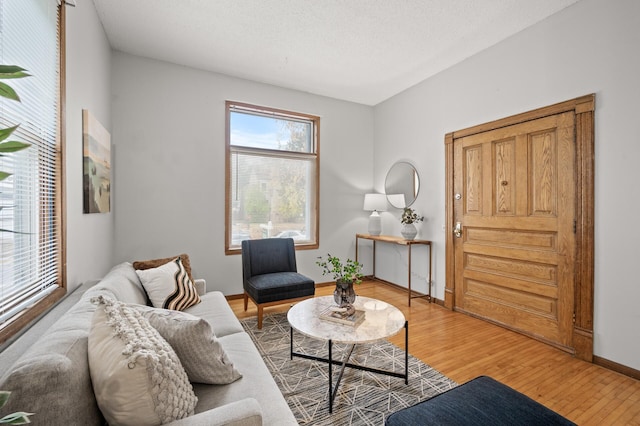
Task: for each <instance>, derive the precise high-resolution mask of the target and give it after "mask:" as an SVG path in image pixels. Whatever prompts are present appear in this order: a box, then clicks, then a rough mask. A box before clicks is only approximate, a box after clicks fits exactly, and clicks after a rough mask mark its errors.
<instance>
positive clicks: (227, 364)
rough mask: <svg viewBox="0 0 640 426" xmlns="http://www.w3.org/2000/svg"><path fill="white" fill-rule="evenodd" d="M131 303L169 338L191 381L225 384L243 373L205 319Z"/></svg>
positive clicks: (167, 339) (166, 338) (161, 333)
mask: <svg viewBox="0 0 640 426" xmlns="http://www.w3.org/2000/svg"><path fill="white" fill-rule="evenodd" d="M129 306H131V307H132V308H135V309H137V310H138V311H139V312H141V313H142V315H143V316H144V317H145V318H146V319H148V320H149V323H150V324H151V325H152V326H153V327H154V328H155V329H156V330H158V332H159V333H160V335H161V336H162V337H163V338H164V339H165V340H166V341H167V342H169V344H170V345H171V347H172V348H173V350H175V351H176V354H177V355H178V358H180V362H181V363H182V365H183V367H184V369H185V370H186V372H187V375H188V376H189V380H191V381H192V382H196V383H208V384H218V385H222V384H227V383H231V382H234V381H236V380H238V379H239V378H240V377H242V375H241V374H240V373H239V372H238V370H236V368H235V367H234V366H233V362H231V360H230V359H229V357H228V356H227V354H226V353H225V351H224V348H223V347H222V345H221V344H220V342H219V341H218V339H217V338H216V336H215V334H214V333H213V330H212V329H211V325H210V324H209V323H208V322H207V321H206V320H204V319H202V318H198V317H197V316H195V315H191V314H188V313H186V312H179V311H173V310H169V309H158V308H152V307H151V306H144V305H133V304H132V305H129Z"/></svg>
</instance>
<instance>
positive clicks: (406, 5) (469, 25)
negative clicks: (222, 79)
mask: <svg viewBox="0 0 640 426" xmlns="http://www.w3.org/2000/svg"><path fill="white" fill-rule="evenodd" d="M577 1H578V0H93V2H94V4H95V5H96V8H97V10H98V14H99V16H100V19H101V21H102V23H103V25H104V29H105V31H106V33H107V37H108V39H109V43H110V44H111V46H112V47H113V48H114V49H116V50H120V51H123V52H127V53H131V54H134V55H139V56H144V57H149V58H154V59H160V60H163V61H168V62H172V63H176V64H181V65H185V66H189V67H193V68H198V69H203V70H208V71H214V72H218V73H222V74H227V75H231V76H236V77H241V78H245V79H249V80H254V81H259V82H263V83H269V84H274V85H277V86H281V87H287V88H292V89H297V90H302V91H305V92H310V93H315V94H318V95H324V96H329V97H333V98H338V99H344V100H348V101H353V102H358V103H362V104H366V105H375V104H377V103H379V102H382V101H384V100H385V99H387V98H389V97H391V96H393V95H395V94H397V93H399V92H401V91H403V90H405V89H407V88H409V87H411V86H413V85H415V84H416V83H419V82H420V81H422V80H424V79H426V78H428V77H430V76H432V75H434V74H436V73H438V72H440V71H442V70H444V69H446V68H448V67H450V66H452V65H454V64H456V63H458V62H460V61H462V60H464V59H465V58H468V57H470V56H472V55H474V54H475V53H477V52H479V51H481V50H483V49H485V48H487V47H489V46H491V45H493V44H496V43H497V42H499V41H500V40H503V39H505V38H507V37H509V36H510V35H512V34H515V33H517V32H519V31H521V30H523V29H524V28H526V27H528V26H530V25H533V24H535V23H536V22H538V21H540V20H542V19H544V18H546V17H547V16H549V15H552V14H554V13H556V12H558V11H559V10H561V9H563V8H565V7H567V6H569V5H571V4H573V3H575V2H577Z"/></svg>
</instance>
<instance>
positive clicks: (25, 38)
mask: <svg viewBox="0 0 640 426" xmlns="http://www.w3.org/2000/svg"><path fill="white" fill-rule="evenodd" d="M59 14H60V6H59V5H58V2H57V0H2V1H1V2H0V62H1V63H2V64H4V65H18V66H20V67H22V68H25V69H26V70H27V72H28V73H29V74H30V75H31V76H30V77H27V78H22V79H15V80H4V82H5V83H7V84H9V85H10V86H11V87H13V88H14V89H15V91H16V92H17V93H18V95H19V96H20V98H21V102H16V101H13V100H9V99H5V98H0V126H1V127H2V128H6V127H10V126H13V125H16V124H19V125H20V127H19V128H18V129H17V130H16V131H15V132H14V133H13V135H12V136H11V137H10V138H9V139H10V140H20V141H23V142H27V143H29V144H31V146H30V147H29V148H28V149H26V150H23V151H19V152H16V153H12V154H4V155H3V156H2V157H0V171H4V172H8V173H11V176H9V177H8V178H7V179H5V180H3V181H0V329H1V328H2V327H3V324H5V323H6V322H8V321H10V320H11V318H13V317H14V316H15V315H17V314H19V313H20V312H21V311H23V310H24V309H26V308H28V307H30V306H31V305H33V304H34V303H35V302H37V301H38V300H40V299H42V298H43V297H45V296H46V295H47V294H49V293H50V292H52V291H53V290H54V289H55V288H57V287H58V285H59V268H60V265H59V259H60V253H59V252H60V235H59V229H60V227H59V225H60V224H59V223H58V221H59V218H58V215H57V211H59V208H58V206H57V202H58V201H57V200H58V198H57V191H58V190H59V185H58V182H57V180H58V179H59V178H58V176H59V167H60V166H59V164H60V155H59V145H58V134H59V129H58V123H59V92H60V90H59V82H60V64H59V58H60V54H59V39H60V37H59V34H60V27H59V24H60V19H59Z"/></svg>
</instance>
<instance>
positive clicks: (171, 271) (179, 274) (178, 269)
mask: <svg viewBox="0 0 640 426" xmlns="http://www.w3.org/2000/svg"><path fill="white" fill-rule="evenodd" d="M136 274H137V275H138V277H139V278H140V281H141V282H142V286H143V287H144V289H145V291H146V292H147V294H148V295H149V299H150V300H151V304H152V305H153V306H154V307H156V308H163V309H175V310H177V311H182V310H183V309H186V308H188V307H189V306H193V305H195V304H198V303H200V296H198V290H197V289H196V286H195V285H194V284H193V281H191V279H189V277H188V276H187V273H186V271H185V269H184V265H183V264H182V260H181V259H180V257H176V258H175V259H173V260H172V261H171V262H169V263H165V264H164V265H162V266H158V267H157V268H151V269H145V270H136Z"/></svg>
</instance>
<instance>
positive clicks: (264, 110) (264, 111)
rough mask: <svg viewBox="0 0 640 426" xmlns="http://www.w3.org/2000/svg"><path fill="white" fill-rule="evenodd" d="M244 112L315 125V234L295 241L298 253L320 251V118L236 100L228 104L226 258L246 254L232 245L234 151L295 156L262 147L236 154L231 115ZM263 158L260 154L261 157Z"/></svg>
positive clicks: (226, 115)
mask: <svg viewBox="0 0 640 426" xmlns="http://www.w3.org/2000/svg"><path fill="white" fill-rule="evenodd" d="M234 110H236V111H242V112H246V113H249V114H251V113H255V114H256V115H263V116H273V117H274V118H282V119H284V120H287V119H289V120H291V119H293V120H305V121H310V122H312V123H313V134H312V137H313V141H312V150H313V152H312V153H311V154H307V155H308V156H314V157H315V160H314V161H315V176H314V180H315V194H310V196H311V197H312V198H313V199H314V201H313V202H314V204H315V205H314V208H313V214H314V217H313V218H311V221H313V222H314V232H313V235H310V237H311V239H312V240H311V241H310V242H306V241H302V242H299V241H296V240H294V245H295V248H296V250H312V249H317V248H318V247H319V246H320V117H318V116H315V115H311V114H305V113H299V112H293V111H287V110H283V109H278V108H271V107H264V106H259V105H254V104H248V103H243V102H234V101H225V189H224V192H225V232H224V251H225V254H226V255H234V254H240V253H241V252H242V248H241V247H240V246H232V245H231V235H232V223H231V219H232V214H231V206H232V200H231V197H232V191H231V183H232V176H231V173H232V166H231V155H232V154H233V152H242V151H245V152H249V151H251V152H253V153H260V152H262V153H264V156H265V157H272V158H273V157H276V158H290V157H291V155H290V154H287V153H288V151H281V152H282V154H278V152H279V151H278V150H271V149H261V148H247V147H242V148H241V149H240V150H238V151H234V150H233V148H232V145H231V112H232V111H234ZM258 155H259V154H258Z"/></svg>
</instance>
